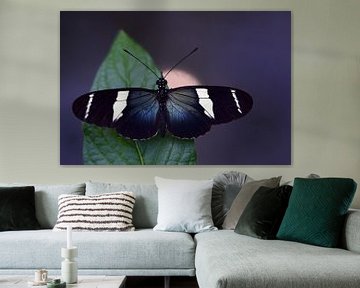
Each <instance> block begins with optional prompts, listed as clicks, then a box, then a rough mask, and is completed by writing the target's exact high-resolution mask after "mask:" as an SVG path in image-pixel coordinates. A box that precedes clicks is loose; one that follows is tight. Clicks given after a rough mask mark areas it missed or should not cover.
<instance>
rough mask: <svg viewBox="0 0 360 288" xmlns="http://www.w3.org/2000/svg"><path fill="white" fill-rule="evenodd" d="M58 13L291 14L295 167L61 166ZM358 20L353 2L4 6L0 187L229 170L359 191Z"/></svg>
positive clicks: (71, 0)
mask: <svg viewBox="0 0 360 288" xmlns="http://www.w3.org/2000/svg"><path fill="white" fill-rule="evenodd" d="M205 3H206V5H205ZM60 10H291V11H292V20H293V63H292V67H293V68H292V70H293V75H292V91H293V93H292V97H293V108H292V109H293V111H292V115H293V136H292V146H293V147H292V150H293V160H292V165H290V166H275V167H274V166H227V167H226V166H197V167H180V168H178V167H167V166H166V167H165V166H163V167H159V166H156V167H144V168H142V167H138V166H137V167H108V166H107V167H80V166H79V167H76V166H72V167H69V166H60V165H59V140H60V139H59V43H60V40H59V11H60ZM359 19H360V1H358V0H344V1H337V0H329V1H326V0H324V1H321V0H309V1H306V0H303V1H292V0H288V1H286V0H283V1H280V0H279V1H277V0H272V1H269V0H262V1H260V0H246V1H245V0H242V1H236V0H234V1H230V0H222V1H217V0H214V1H210V0H207V1H203V0H191V1H188V0H181V1H180V0H179V1H175V0H174V1H169V0H164V1H160V0H158V1H156V0H152V1H149V0H143V1H135V0H129V1H121V0H107V1H100V0H99V1H95V0H86V1H85V0H84V1H82V0H81V1H80V0H78V1H76V0H62V1H55V0H32V1H28V0H1V2H0V135H1V136H0V182H13V181H15V182H37V183H40V182H41V183H73V182H81V181H85V180H89V179H91V180H99V181H120V182H121V181H126V182H134V181H137V182H152V181H153V177H154V176H155V175H160V176H164V177H176V178H179V177H183V178H209V177H212V176H213V175H215V174H216V173H218V172H220V171H223V170H231V169H234V170H241V171H245V172H247V173H248V174H249V175H251V176H252V177H254V178H260V177H268V176H275V175H283V176H284V178H285V179H291V178H292V177H294V176H305V175H307V174H309V173H318V174H320V175H321V176H343V177H351V178H354V179H355V181H357V182H358V183H359V186H360V128H359V124H360V112H359V110H360V33H359V29H360V20H359ZM358 190H359V191H360V188H359V189H358ZM359 194H360V192H357V196H356V198H355V201H354V203H353V206H354V207H358V208H359V207H360V196H359Z"/></svg>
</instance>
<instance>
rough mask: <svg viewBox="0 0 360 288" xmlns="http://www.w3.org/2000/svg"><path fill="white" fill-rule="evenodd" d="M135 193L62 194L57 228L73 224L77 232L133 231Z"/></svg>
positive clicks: (64, 228) (56, 229)
mask: <svg viewBox="0 0 360 288" xmlns="http://www.w3.org/2000/svg"><path fill="white" fill-rule="evenodd" d="M134 204H135V197H134V194H133V193H132V192H125V191H124V192H115V193H105V194H101V195H93V196H75V195H67V194H64V195H60V196H59V215H58V220H57V223H56V225H55V227H54V230H55V231H59V230H66V228H67V226H69V225H70V226H72V229H73V230H74V231H133V230H135V228H134V225H133V223H132V212H133V208H134Z"/></svg>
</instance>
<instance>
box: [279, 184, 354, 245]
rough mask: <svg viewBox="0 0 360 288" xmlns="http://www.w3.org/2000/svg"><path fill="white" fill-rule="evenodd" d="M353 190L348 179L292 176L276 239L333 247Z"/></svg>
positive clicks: (336, 241) (340, 229)
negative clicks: (290, 187)
mask: <svg viewBox="0 0 360 288" xmlns="http://www.w3.org/2000/svg"><path fill="white" fill-rule="evenodd" d="M355 191H356V182H355V181H354V180H352V179H349V178H317V179H308V178H307V179H305V178H295V181H294V188H293V190H292V193H291V196H290V200H289V205H288V208H287V210H286V212H285V216H284V218H283V221H282V223H281V225H280V228H279V231H278V233H277V239H280V240H289V241H297V242H302V243H306V244H312V245H317V246H323V247H337V246H338V244H339V239H340V235H341V231H342V228H343V223H344V218H345V214H346V213H347V211H348V209H349V207H350V204H351V201H352V199H353V197H354V194H355Z"/></svg>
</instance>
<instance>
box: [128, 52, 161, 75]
mask: <svg viewBox="0 0 360 288" xmlns="http://www.w3.org/2000/svg"><path fill="white" fill-rule="evenodd" d="M124 51H125V52H126V53H128V54H129V55H130V56H132V57H134V58H135V59H136V60H137V61H139V62H140V63H141V64H143V65H144V66H145V67H146V68H147V69H149V70H150V71H151V72H152V73H153V74H154V75H155V76H156V77H157V78H160V77H159V75H157V74H156V73H155V72H154V70H152V69H151V68H150V67H149V66H148V65H146V64H145V63H144V62H143V61H141V60H140V59H139V58H138V57H136V56H135V55H134V54H132V53H131V52H130V51H129V50H127V49H124Z"/></svg>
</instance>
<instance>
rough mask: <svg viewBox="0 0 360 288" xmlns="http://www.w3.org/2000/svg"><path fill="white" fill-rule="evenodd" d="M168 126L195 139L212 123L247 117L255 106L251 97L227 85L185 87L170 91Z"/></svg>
mask: <svg viewBox="0 0 360 288" xmlns="http://www.w3.org/2000/svg"><path fill="white" fill-rule="evenodd" d="M168 95H169V98H168V101H167V105H166V106H167V110H168V111H167V129H168V130H169V131H170V133H172V134H174V135H175V136H177V137H181V138H195V137H198V136H200V135H203V134H205V133H206V132H207V131H209V130H210V127H211V125H213V124H221V123H226V122H230V121H232V120H234V119H238V118H240V117H243V116H245V115H246V114H247V113H248V112H249V111H250V110H251V108H252V105H253V101H252V98H251V96H250V95H249V94H248V93H246V92H245V91H242V90H240V89H235V88H230V87H223V86H184V87H179V88H175V89H170V90H169V93H168Z"/></svg>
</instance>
